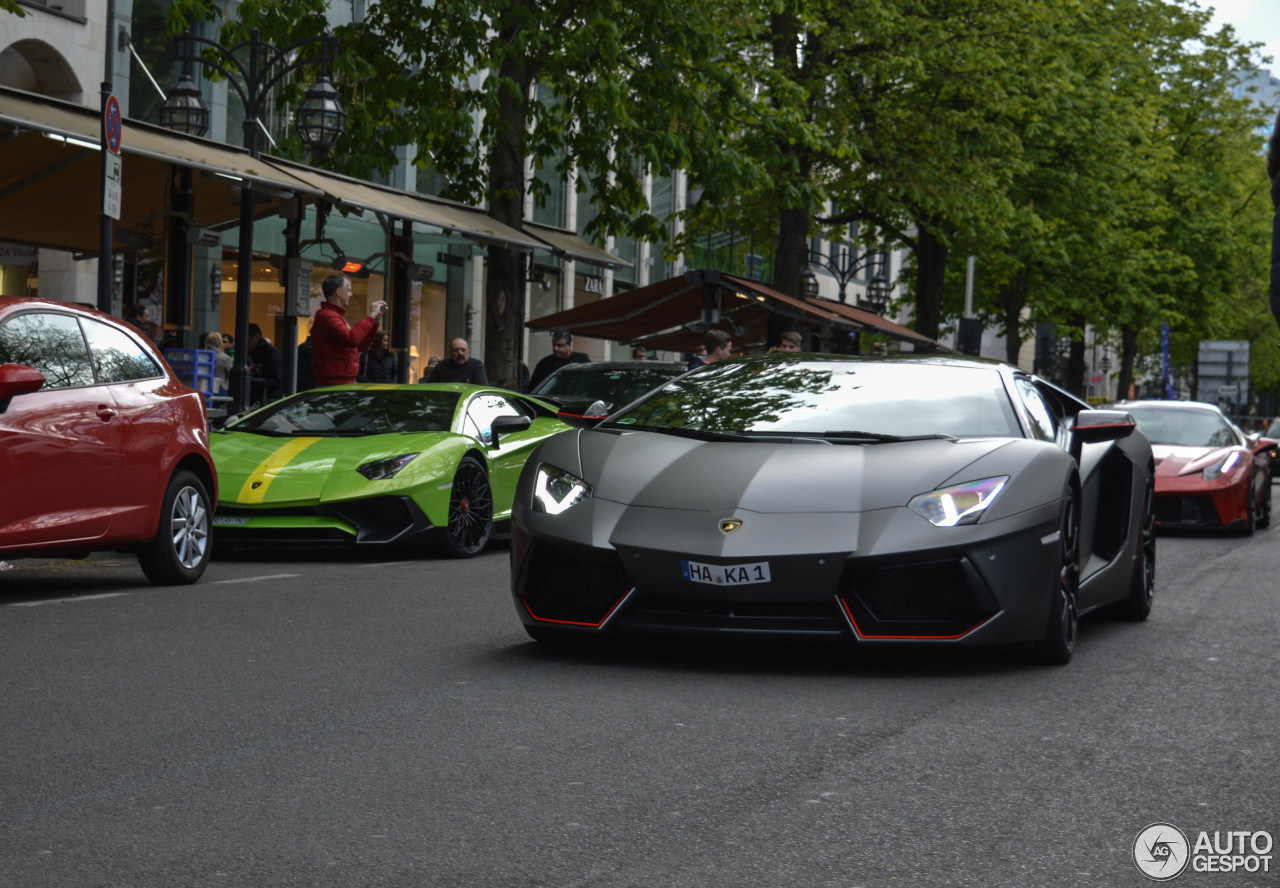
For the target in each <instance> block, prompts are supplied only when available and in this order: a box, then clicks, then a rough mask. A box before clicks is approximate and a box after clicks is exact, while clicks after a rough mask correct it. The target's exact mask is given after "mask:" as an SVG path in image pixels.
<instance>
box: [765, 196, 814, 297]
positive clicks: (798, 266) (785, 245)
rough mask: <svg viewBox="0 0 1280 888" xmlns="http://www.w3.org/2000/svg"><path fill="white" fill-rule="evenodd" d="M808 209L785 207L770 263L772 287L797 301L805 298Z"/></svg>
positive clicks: (809, 215) (807, 255) (809, 214)
mask: <svg viewBox="0 0 1280 888" xmlns="http://www.w3.org/2000/svg"><path fill="white" fill-rule="evenodd" d="M812 217H813V215H812V213H810V212H809V209H808V208H807V207H787V208H785V209H783V211H782V214H781V217H780V218H779V220H778V250H777V253H776V254H775V256H774V260H773V288H774V289H775V290H778V291H780V292H782V293H786V294H787V295H788V296H794V297H795V298H797V299H803V298H804V270H805V267H806V266H807V265H808V264H809V220H810V219H811V218H812Z"/></svg>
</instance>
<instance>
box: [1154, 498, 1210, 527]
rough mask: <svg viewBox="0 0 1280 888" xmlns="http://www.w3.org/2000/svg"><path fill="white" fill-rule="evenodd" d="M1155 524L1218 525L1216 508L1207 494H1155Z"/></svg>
mask: <svg viewBox="0 0 1280 888" xmlns="http://www.w3.org/2000/svg"><path fill="white" fill-rule="evenodd" d="M1156 523H1157V524H1194V525H1197V526H1200V527H1220V526H1221V525H1222V522H1221V520H1219V518H1218V510H1217V509H1215V508H1214V507H1213V500H1212V499H1210V498H1209V497H1207V496H1157V497H1156Z"/></svg>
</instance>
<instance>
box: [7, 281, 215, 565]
mask: <svg viewBox="0 0 1280 888" xmlns="http://www.w3.org/2000/svg"><path fill="white" fill-rule="evenodd" d="M0 476H2V477H3V479H4V485H3V494H0V559H6V560H7V559H13V558H22V557H30V556H41V557H44V556H69V557H84V555H86V554H88V553H89V552H92V551H99V550H110V549H120V550H128V551H131V552H136V553H137V556H138V560H139V562H140V563H141V565H142V569H143V571H144V572H145V573H146V575H147V577H148V578H149V579H150V580H151V581H152V582H154V583H159V584H164V585H177V584H183V583H193V582H195V581H196V580H197V579H199V578H200V575H201V574H202V573H204V569H205V566H206V565H207V564H208V562H209V556H210V554H211V548H210V539H209V530H210V527H211V525H212V518H213V507H212V504H213V503H215V502H217V477H216V476H215V474H214V468H213V460H212V459H211V458H210V457H209V433H208V420H207V418H206V416H205V407H204V402H203V401H202V400H201V396H200V395H199V394H197V393H196V392H195V391H193V390H192V389H190V388H188V387H187V386H185V385H183V384H182V383H181V382H180V381H179V380H178V379H177V377H175V376H174V374H173V371H172V370H171V369H170V368H169V366H168V365H167V364H166V363H165V361H164V359H163V358H162V357H161V356H160V352H159V351H158V350H157V349H156V347H155V346H154V345H153V344H152V343H151V342H150V341H148V340H147V339H146V337H144V336H142V335H141V334H140V333H139V332H138V331H137V330H136V329H134V328H133V327H132V326H130V325H128V324H126V323H124V322H122V321H120V320H119V319H118V318H113V317H111V316H110V315H107V314H103V313H101V312H98V311H94V310H93V309H87V308H82V307H80V306H76V305H70V304H68V303H65V302H55V301H52V300H48V299H15V298H9V297H0Z"/></svg>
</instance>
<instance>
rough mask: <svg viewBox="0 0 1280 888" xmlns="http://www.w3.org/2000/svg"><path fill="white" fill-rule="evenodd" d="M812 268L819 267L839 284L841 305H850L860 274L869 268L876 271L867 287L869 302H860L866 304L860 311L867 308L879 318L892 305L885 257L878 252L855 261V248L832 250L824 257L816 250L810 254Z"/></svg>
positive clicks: (865, 300) (866, 299) (867, 254)
mask: <svg viewBox="0 0 1280 888" xmlns="http://www.w3.org/2000/svg"><path fill="white" fill-rule="evenodd" d="M833 246H834V245H833ZM809 264H810V265H817V266H819V267H821V268H825V269H826V270H827V271H829V272H831V274H832V275H833V276H834V277H835V279H836V283H838V284H839V285H840V301H841V302H848V301H849V292H848V291H849V284H851V283H852V282H853V281H854V280H855V279H856V278H857V277H858V273H859V272H861V271H862V270H864V269H866V268H874V269H875V272H874V274H873V275H872V277H871V281H870V282H869V283H868V284H867V293H866V298H865V299H864V300H860V301H862V302H865V303H866V304H865V305H863V306H859V307H861V308H867V309H869V310H870V311H873V312H875V313H876V314H883V313H884V310H885V308H886V307H887V306H888V304H889V280H888V278H887V277H886V276H885V264H886V263H885V256H884V254H883V253H881V252H879V251H874V252H867V253H865V254H863V256H862V258H861V259H855V258H854V255H853V248H852V247H848V248H846V249H844V250H840V251H834V250H833V251H832V252H831V253H830V254H828V255H825V256H824V255H823V254H822V253H820V252H818V251H817V250H813V251H811V252H810V253H809Z"/></svg>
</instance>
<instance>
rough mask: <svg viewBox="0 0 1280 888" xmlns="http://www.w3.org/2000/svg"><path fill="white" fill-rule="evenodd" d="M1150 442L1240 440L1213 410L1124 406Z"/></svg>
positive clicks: (1208, 444)
mask: <svg viewBox="0 0 1280 888" xmlns="http://www.w3.org/2000/svg"><path fill="white" fill-rule="evenodd" d="M1126 409H1127V410H1128V411H1129V412H1130V413H1132V414H1133V418H1134V419H1135V420H1137V423H1138V429H1139V430H1140V431H1141V432H1142V433H1143V434H1144V435H1146V436H1147V440H1148V441H1150V442H1151V443H1152V444H1168V445H1171V446H1176V447H1231V446H1233V445H1235V444H1239V443H1240V441H1239V439H1238V438H1237V437H1236V434H1235V432H1233V431H1232V430H1231V425H1230V424H1229V423H1228V422H1227V420H1226V419H1225V418H1224V417H1223V416H1222V415H1221V414H1219V413H1216V412H1214V411H1212V410H1183V409H1178V408H1164V409H1162V408H1160V407H1128V408H1126Z"/></svg>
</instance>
